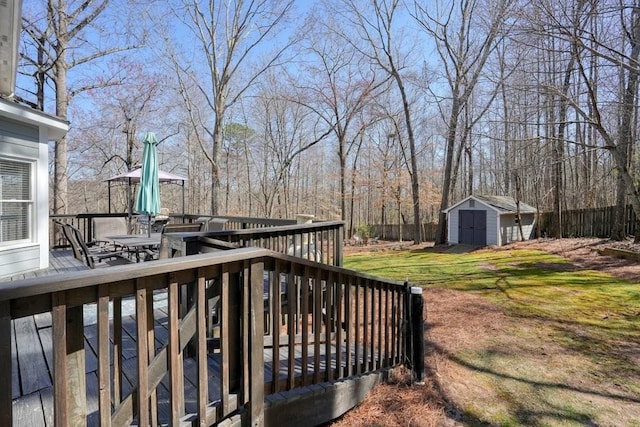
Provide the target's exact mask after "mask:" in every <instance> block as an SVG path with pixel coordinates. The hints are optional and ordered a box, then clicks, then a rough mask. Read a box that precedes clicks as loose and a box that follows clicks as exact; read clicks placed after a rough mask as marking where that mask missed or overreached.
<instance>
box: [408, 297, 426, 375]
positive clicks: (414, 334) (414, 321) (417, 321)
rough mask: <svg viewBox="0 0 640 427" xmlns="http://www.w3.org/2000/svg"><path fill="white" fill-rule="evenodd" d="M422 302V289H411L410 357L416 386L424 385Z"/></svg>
mask: <svg viewBox="0 0 640 427" xmlns="http://www.w3.org/2000/svg"><path fill="white" fill-rule="evenodd" d="M423 316H424V300H423V299H422V288H420V287H418V286H412V287H411V341H412V344H413V345H412V347H413V352H412V354H411V357H412V359H413V361H412V367H413V373H414V377H415V379H416V382H417V384H424V378H423V377H424V320H423V319H424V317H423Z"/></svg>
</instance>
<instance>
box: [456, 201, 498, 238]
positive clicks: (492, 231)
mask: <svg viewBox="0 0 640 427" xmlns="http://www.w3.org/2000/svg"><path fill="white" fill-rule="evenodd" d="M469 202H471V200H467V201H465V202H464V203H461V204H460V205H459V206H456V207H455V208H454V209H453V210H451V211H449V216H448V226H447V228H448V231H449V243H453V244H456V243H460V236H458V225H459V222H458V220H459V212H460V210H476V211H485V212H487V245H497V244H498V216H497V215H498V213H497V212H496V211H495V210H494V209H491V208H489V207H488V206H487V205H485V204H484V203H480V202H478V201H475V204H474V206H473V207H472V206H471V203H469Z"/></svg>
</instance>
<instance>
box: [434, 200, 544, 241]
mask: <svg viewBox="0 0 640 427" xmlns="http://www.w3.org/2000/svg"><path fill="white" fill-rule="evenodd" d="M519 209H520V216H519V218H518V206H517V203H516V200H515V199H514V198H513V197H509V196H479V195H473V196H469V197H467V198H466V199H464V200H461V201H460V202H458V203H456V204H454V205H453V206H451V207H449V208H448V209H446V210H445V213H446V214H447V232H448V242H449V244H458V243H462V244H467V245H475V246H489V245H497V246H501V245H504V244H506V243H509V242H514V241H517V240H520V225H522V234H523V236H524V239H525V240H528V239H530V238H531V237H532V236H533V233H534V224H535V219H536V209H535V208H534V207H533V206H530V205H528V204H526V203H522V202H520V208H519ZM519 223H520V224H519Z"/></svg>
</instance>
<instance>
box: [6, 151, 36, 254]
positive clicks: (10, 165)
mask: <svg viewBox="0 0 640 427" xmlns="http://www.w3.org/2000/svg"><path fill="white" fill-rule="evenodd" d="M31 169H32V168H31V163H29V162H20V161H15V160H9V159H3V158H0V244H2V243H6V242H15V241H20V240H29V239H30V238H31V218H32V211H33V200H32V190H31V187H32V185H31Z"/></svg>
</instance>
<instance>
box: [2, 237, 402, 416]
mask: <svg viewBox="0 0 640 427" xmlns="http://www.w3.org/2000/svg"><path fill="white" fill-rule="evenodd" d="M407 290H408V287H407V286H406V285H405V284H402V283H397V282H391V281H387V280H382V279H379V278H376V277H372V276H368V275H363V274H358V273H355V272H353V271H350V270H345V269H342V268H338V267H333V266H328V265H322V264H318V263H315V262H312V261H307V260H304V259H300V258H298V257H293V256H288V255H283V254H279V253H276V252H273V251H269V250H265V249H258V248H241V249H233V250H227V251H224V252H217V253H215V254H199V255H194V256H189V257H181V258H173V259H167V260H160V261H151V262H145V263H141V264H135V265H126V266H118V267H110V268H109V269H105V270H92V271H87V272H78V273H74V274H67V275H64V277H63V276H57V275H56V276H48V277H41V278H34V279H29V280H24V281H14V282H5V283H2V284H0V334H2V336H4V337H9V336H12V333H11V330H12V325H13V322H15V321H17V320H18V319H23V318H25V317H28V316H38V315H50V317H51V337H52V339H51V343H50V345H51V348H50V351H51V353H52V354H51V355H50V359H51V360H52V366H50V369H49V373H48V375H50V376H51V383H52V384H53V392H52V394H51V396H52V397H51V399H52V401H53V411H51V413H52V415H51V416H52V417H53V419H52V422H51V423H50V424H48V425H85V424H88V425H107V426H108V425H116V426H121V425H130V424H132V423H136V424H138V425H155V424H162V423H168V424H170V425H174V426H175V425H193V424H199V425H216V424H218V423H220V422H221V421H223V420H226V419H230V418H231V417H236V419H237V418H238V417H239V418H240V419H241V422H242V425H268V422H266V421H265V396H267V395H272V394H275V393H280V392H285V391H287V390H293V389H295V388H297V387H304V386H310V385H313V384H319V383H322V382H326V381H334V380H339V379H341V378H346V377H349V376H352V375H358V374H363V373H367V372H371V371H375V370H379V369H383V368H386V367H391V366H395V365H397V364H399V363H402V362H404V361H405V359H406V358H407V357H409V356H408V354H407V353H408V352H409V350H408V349H409V347H410V346H407V342H408V341H407V338H406V337H407V334H408V333H409V332H408V331H409V329H408V328H407V327H406V326H407V322H406V320H407V316H408V314H407V307H408V303H407V302H408V299H409V298H410V297H409V294H408V291H407ZM161 300H162V301H164V304H165V308H164V309H163V310H159V309H158V307H157V304H158V301H161ZM124 301H130V302H131V301H134V303H133V306H134V309H133V312H131V313H125V309H124V308H123V306H124V304H123V302H124ZM89 308H91V309H93V310H95V312H96V326H95V328H96V329H95V330H96V332H95V341H94V342H92V343H91V345H90V347H92V348H94V349H95V354H96V356H95V357H96V359H97V361H94V364H95V372H94V373H91V369H90V367H89V359H90V357H89V356H90V355H89V354H87V345H86V344H85V342H84V341H85V338H84V336H83V329H84V327H85V324H84V323H85V320H84V319H85V316H86V313H87V310H88V309H89ZM158 313H161V314H158ZM162 313H164V314H162ZM127 319H129V320H130V319H133V323H132V322H131V321H127ZM127 337H129V338H131V337H135V340H134V342H135V345H132V344H131V342H132V341H131V340H130V339H129V340H127ZM12 345H13V346H15V345H16V343H15V342H13V343H12V342H11V341H10V340H2V341H0V371H1V375H2V378H5V379H11V380H10V381H3V382H2V383H1V384H0V425H11V424H12V423H13V422H14V421H15V420H14V419H13V415H12V401H13V400H14V399H15V398H16V396H15V394H16V390H18V391H19V390H20V385H19V384H16V381H18V382H19V381H20V379H19V378H15V377H13V376H12V373H14V372H15V369H12V365H14V364H15V363H16V362H15V360H13V359H12V351H11V350H12V348H11V347H12ZM85 372H86V373H87V376H86V377H85ZM90 373H91V375H94V376H95V381H90V379H89V378H90V377H89V374H90ZM18 394H19V393H18ZM91 396H94V397H95V399H96V400H97V404H92V403H91V402H90V399H91ZM327 421H328V420H327Z"/></svg>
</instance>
